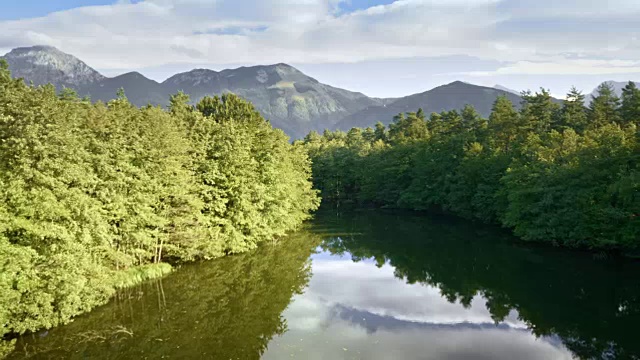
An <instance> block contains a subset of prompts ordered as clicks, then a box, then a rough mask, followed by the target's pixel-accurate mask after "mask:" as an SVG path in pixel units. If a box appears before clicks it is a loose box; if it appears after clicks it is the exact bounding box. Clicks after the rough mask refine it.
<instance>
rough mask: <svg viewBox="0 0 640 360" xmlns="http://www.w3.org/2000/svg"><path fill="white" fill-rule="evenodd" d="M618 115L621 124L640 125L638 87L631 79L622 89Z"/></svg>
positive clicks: (639, 90)
mask: <svg viewBox="0 0 640 360" xmlns="http://www.w3.org/2000/svg"><path fill="white" fill-rule="evenodd" d="M620 117H621V123H622V124H623V125H627V124H636V126H640V89H638V87H637V86H636V84H635V83H634V82H633V81H629V83H628V84H627V85H626V86H625V87H624V89H622V105H621V106H620Z"/></svg>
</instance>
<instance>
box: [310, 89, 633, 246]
mask: <svg viewBox="0 0 640 360" xmlns="http://www.w3.org/2000/svg"><path fill="white" fill-rule="evenodd" d="M522 95H523V96H522V97H523V102H522V104H521V105H522V107H521V110H516V109H515V107H514V105H513V104H512V103H511V102H510V101H509V100H508V99H507V98H505V97H499V98H497V100H496V101H495V103H494V105H493V109H492V113H491V115H490V117H489V118H488V119H484V118H482V117H481V116H480V115H479V114H478V113H477V112H476V111H475V110H474V109H473V108H472V107H470V106H466V107H465V108H464V109H461V110H460V111H455V110H454V111H446V112H442V113H433V114H431V115H430V116H427V115H426V114H425V113H424V112H423V111H422V110H421V109H420V110H418V111H417V112H415V113H407V114H398V115H397V116H396V117H395V118H394V121H393V123H391V124H390V125H389V127H388V128H386V127H385V126H383V125H382V124H381V123H378V124H377V125H376V126H375V128H366V129H359V128H353V129H351V130H350V131H349V132H348V133H345V132H341V131H336V132H332V131H325V132H324V134H323V135H320V134H318V133H317V132H311V133H310V134H309V135H307V137H306V138H305V139H304V141H303V143H304V145H305V147H306V149H307V151H308V152H309V154H310V157H311V159H312V162H313V179H314V183H315V185H316V187H317V188H318V189H320V190H321V192H322V197H323V199H325V200H329V201H333V202H337V203H344V202H354V203H359V204H367V205H374V206H380V207H393V208H405V209H414V210H437V211H446V212H449V213H454V214H457V215H460V216H463V217H466V218H472V219H480V220H483V221H485V222H490V223H498V224H501V225H503V226H505V227H508V228H512V229H513V231H514V233H515V234H516V235H517V236H519V237H521V238H523V239H525V240H530V241H541V242H551V243H553V244H558V245H563V246H570V247H587V248H599V249H610V250H619V249H624V250H625V251H629V250H637V249H638V248H639V247H640V169H639V167H638V163H639V161H640V141H639V139H638V138H639V136H640V133H639V126H640V90H639V89H638V88H636V86H635V84H633V83H631V82H630V83H629V84H628V85H627V86H626V87H625V89H624V91H623V95H622V98H621V99H620V98H618V97H617V96H616V95H615V93H614V91H613V89H612V87H611V86H610V85H609V84H607V83H604V84H602V85H601V86H600V87H599V88H598V93H597V96H595V97H594V99H593V101H592V102H591V103H590V105H588V106H585V96H584V95H582V93H581V92H579V91H577V90H576V89H575V88H574V89H572V91H571V92H570V93H569V94H568V95H567V98H566V100H564V101H563V103H562V104H558V103H557V102H556V101H554V99H553V98H552V97H551V96H550V94H549V92H548V91H547V90H544V89H541V91H540V92H536V93H531V92H526V93H523V94H522Z"/></svg>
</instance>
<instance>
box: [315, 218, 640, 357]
mask: <svg viewBox="0 0 640 360" xmlns="http://www.w3.org/2000/svg"><path fill="white" fill-rule="evenodd" d="M316 221H317V222H318V223H319V224H322V227H323V231H324V232H325V233H326V234H331V233H333V235H329V236H328V237H327V238H326V239H325V240H324V242H323V244H322V247H323V249H324V250H326V251H330V252H331V253H332V254H350V255H351V257H352V259H353V260H354V261H361V260H364V259H373V260H374V261H375V263H376V264H377V266H382V265H384V264H385V263H388V264H390V265H391V266H392V267H393V268H394V269H395V270H394V274H395V276H396V277H398V278H400V279H403V280H404V281H406V282H407V283H410V284H415V283H417V284H424V285H430V286H435V287H437V288H438V289H439V290H440V292H441V294H442V296H444V297H445V298H446V299H447V300H449V301H450V302H458V303H460V304H462V305H463V306H469V304H470V303H471V301H472V299H473V298H474V296H476V295H481V296H483V297H484V298H486V299H487V308H488V310H489V311H490V313H491V317H492V319H493V320H494V321H496V322H500V321H502V320H504V318H505V317H506V316H508V315H509V313H510V312H511V311H512V310H516V311H517V312H518V314H519V318H520V320H522V321H523V322H524V323H525V324H526V325H527V327H528V329H529V331H531V332H532V333H533V334H535V335H537V336H558V337H559V338H560V339H561V340H562V342H563V344H564V345H565V346H566V348H567V349H569V350H570V351H571V352H572V353H573V354H574V355H575V356H576V357H579V358H582V359H593V358H598V359H600V358H604V359H617V358H620V359H627V358H633V359H637V358H640V332H639V331H638V330H637V326H638V323H639V321H640V263H638V262H637V261H630V260H628V259H616V258H604V259H602V258H599V257H598V256H597V255H596V256H594V255H593V254H589V253H580V252H574V251H570V250H563V249H557V248H550V247H542V246H531V245H530V244H523V243H521V242H518V241H517V240H515V239H513V238H512V237H511V236H510V235H508V234H506V233H504V232H503V231H501V230H500V229H495V228H492V227H488V226H482V225H477V224H473V223H471V222H468V221H465V220H459V219H454V218H450V217H445V216H428V217H427V216H421V215H416V214H415V213H407V212H393V211H384V212H381V211H371V210H362V211H351V212H347V213H340V214H337V213H335V212H329V211H324V212H323V213H321V214H319V215H318V217H317V218H316Z"/></svg>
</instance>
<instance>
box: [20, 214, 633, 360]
mask: <svg viewBox="0 0 640 360" xmlns="http://www.w3.org/2000/svg"><path fill="white" fill-rule="evenodd" d="M639 275H640V264H639V263H638V262H634V261H626V260H620V259H607V258H606V257H604V258H603V257H602V256H594V255H593V254H586V253H578V252H571V251H564V250H560V249H554V248H547V247H539V246H531V245H527V244H522V243H521V242H517V241H515V240H514V239H513V238H511V237H510V236H509V235H507V234H505V233H504V232H502V231H500V230H499V229H495V228H491V227H486V226H481V225H477V224H473V223H470V222H467V221H464V220H458V219H451V218H447V217H439V216H425V215H417V214H411V213H394V212H381V211H368V210H363V211H355V212H347V213H340V214H338V213H336V212H333V211H323V212H320V213H319V214H318V215H317V216H316V219H315V220H314V221H312V222H311V223H310V224H309V225H308V226H307V227H306V228H305V229H304V230H302V231H300V232H299V233H297V234H295V235H292V236H290V237H289V238H287V239H284V240H282V241H280V242H279V243H278V244H266V245H264V246H262V247H261V248H260V249H259V250H257V251H255V252H253V253H250V254H244V255H240V256H233V257H228V258H223V259H219V260H214V261H209V262H203V263H200V264H193V265H188V266H184V267H182V268H180V269H179V270H177V271H176V272H175V273H173V274H171V275H169V276H167V277H166V278H164V279H162V280H159V281H154V282H150V283H147V284H144V285H143V286H140V287H139V288H135V289H129V290H127V291H122V292H121V293H119V294H118V296H117V297H116V298H114V299H113V300H112V302H111V303H109V304H108V305H106V306H103V307H100V308H98V309H96V310H95V311H93V312H91V313H89V314H86V315H84V316H81V317H78V318H77V319H76V320H75V321H74V322H73V323H71V324H69V325H67V326H63V327H59V328H55V329H52V330H49V331H43V332H40V333H36V334H31V335H28V336H24V337H22V338H20V339H19V341H18V344H17V349H16V351H15V352H14V353H13V354H11V355H10V356H9V358H10V359H25V358H26V359H161V358H164V359H259V358H263V359H292V358H293V359H452V360H457V359H572V358H580V359H592V358H598V359H599V358H604V359H618V358H619V359H634V358H639V356H640V331H638V330H637V329H638V323H639V321H640V276H639Z"/></svg>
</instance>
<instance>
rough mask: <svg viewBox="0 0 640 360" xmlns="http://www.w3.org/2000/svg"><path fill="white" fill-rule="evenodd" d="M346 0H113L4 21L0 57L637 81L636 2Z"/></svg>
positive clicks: (135, 65) (114, 65) (139, 65)
mask: <svg viewBox="0 0 640 360" xmlns="http://www.w3.org/2000/svg"><path fill="white" fill-rule="evenodd" d="M345 1H346V0H146V1H142V2H135V3H131V2H130V1H117V2H116V0H114V4H113V5H108V6H89V7H82V8H76V9H71V10H67V11H61V12H56V13H52V14H49V15H47V16H44V17H40V18H33V19H24V20H15V21H2V22H0V49H6V50H8V49H10V48H13V47H18V46H29V45H36V44H46V45H53V46H56V47H58V48H60V49H61V50H63V51H65V52H68V53H71V54H73V55H76V56H78V57H79V58H81V59H82V60H84V61H85V62H87V63H88V64H89V65H91V66H93V67H95V68H97V69H101V70H106V71H107V72H108V73H113V72H114V71H119V70H130V69H144V68H148V67H159V66H166V65H167V64H209V65H210V66H215V65H222V64H247V65H249V64H265V63H277V62H289V63H296V64H322V63H325V64H329V63H353V62H363V61H369V62H371V61H379V60H383V59H406V58H412V57H439V56H452V55H467V56H470V57H475V58H479V59H483V60H494V61H500V62H502V63H506V65H505V66H503V67H501V68H500V69H497V70H496V71H494V72H491V71H490V72H486V69H484V68H483V67H480V68H478V69H470V71H472V72H473V70H477V71H479V70H482V71H483V73H479V72H477V71H476V72H475V73H473V74H472V75H474V76H477V75H485V76H492V75H504V74H534V75H535V74H540V75H541V74H559V73H562V74H574V75H589V74H600V75H606V74H621V73H622V72H623V71H624V72H625V73H636V74H640V69H639V66H638V65H637V64H636V65H631V66H626V65H621V64H619V63H617V62H616V61H625V60H630V59H638V58H640V40H639V39H640V26H638V25H637V20H636V19H637V18H638V16H639V15H640V2H638V1H636V0H610V1H604V2H603V1H596V0H568V1H563V2H558V1H555V0H541V1H537V2H532V1H529V0H397V1H395V2H393V3H391V4H387V5H378V6H371V7H369V8H366V9H363V10H358V11H354V12H350V13H349V12H347V13H344V12H340V11H338V9H339V4H340V3H342V2H345ZM575 58H580V59H583V60H585V61H591V62H593V63H577V62H576V63H573V62H571V61H570V60H575ZM602 59H605V60H609V62H605V63H597V61H599V60H602ZM116 69H117V70H116ZM110 70H111V71H110ZM381 70H382V71H384V69H381ZM424 71H425V73H426V72H427V71H428V70H427V69H425V70H424ZM461 71H467V70H466V69H465V70H461ZM465 74H468V72H466V73H465ZM166 75H167V76H168V75H169V74H166ZM534 87H535V86H534ZM356 90H365V89H356ZM396 95H397V94H396Z"/></svg>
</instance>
